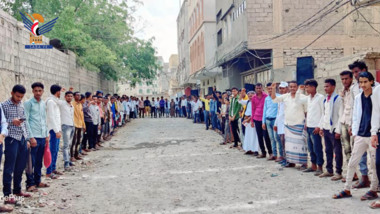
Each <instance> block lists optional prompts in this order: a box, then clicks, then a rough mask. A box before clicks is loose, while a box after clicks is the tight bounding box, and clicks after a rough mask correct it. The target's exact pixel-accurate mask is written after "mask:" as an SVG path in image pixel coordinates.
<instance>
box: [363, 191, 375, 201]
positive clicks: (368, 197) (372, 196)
mask: <svg viewBox="0 0 380 214" xmlns="http://www.w3.org/2000/svg"><path fill="white" fill-rule="evenodd" d="M378 197H379V196H378V195H377V193H376V192H372V191H368V192H367V193H366V194H365V195H363V196H362V197H361V198H360V200H362V201H366V200H375V199H376V198H378Z"/></svg>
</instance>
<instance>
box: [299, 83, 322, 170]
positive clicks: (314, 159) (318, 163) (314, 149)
mask: <svg viewBox="0 0 380 214" xmlns="http://www.w3.org/2000/svg"><path fill="white" fill-rule="evenodd" d="M317 87H318V82H317V81H315V80H313V79H309V80H306V81H305V87H302V86H301V87H300V89H301V90H304V89H305V88H306V92H307V94H308V95H309V96H307V98H306V100H307V117H306V126H307V145H308V149H309V154H310V159H311V168H307V169H305V170H304V171H303V172H315V174H314V175H315V176H319V175H321V174H322V173H323V163H324V160H323V148H322V138H321V136H320V135H319V132H320V128H319V122H320V120H321V118H322V115H323V100H324V99H325V97H324V96H323V95H322V94H319V93H317ZM301 90H300V91H301ZM300 91H298V92H297V97H298V96H299V92H300Z"/></svg>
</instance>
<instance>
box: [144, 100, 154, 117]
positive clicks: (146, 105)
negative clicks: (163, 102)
mask: <svg viewBox="0 0 380 214" xmlns="http://www.w3.org/2000/svg"><path fill="white" fill-rule="evenodd" d="M151 106H152V105H151V103H150V100H149V97H146V100H145V101H144V107H145V113H146V114H147V117H149V112H150V108H151Z"/></svg>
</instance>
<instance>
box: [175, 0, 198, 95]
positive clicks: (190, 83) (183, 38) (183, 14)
mask: <svg viewBox="0 0 380 214" xmlns="http://www.w3.org/2000/svg"><path fill="white" fill-rule="evenodd" d="M189 3H190V0H184V1H183V3H182V6H181V9H180V11H179V14H178V17H177V37H178V44H177V45H178V60H179V64H178V68H177V75H176V78H177V82H178V85H179V87H181V88H184V89H185V92H188V94H187V95H190V93H189V92H190V91H191V89H192V88H195V87H196V83H197V81H196V80H194V79H190V48H189V36H190V35H189V32H190V28H189V25H188V23H189V18H188V17H189Z"/></svg>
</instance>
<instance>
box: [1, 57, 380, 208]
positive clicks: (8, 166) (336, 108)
mask: <svg viewBox="0 0 380 214" xmlns="http://www.w3.org/2000/svg"><path fill="white" fill-rule="evenodd" d="M349 69H350V70H347V71H343V72H341V73H340V78H341V83H342V85H343V89H342V90H340V91H336V86H337V83H336V81H335V80H334V79H326V80H325V81H324V86H323V87H324V91H325V94H320V93H318V90H317V88H318V86H319V85H318V82H317V81H316V80H313V79H309V80H306V81H305V83H304V84H303V85H298V84H297V82H296V81H290V82H281V83H279V84H277V83H273V84H272V83H268V84H266V85H265V86H264V85H262V84H260V83H257V84H256V85H255V90H254V91H248V92H247V91H246V89H244V88H243V89H240V90H239V89H238V88H232V89H230V90H226V91H225V92H223V93H222V92H219V91H217V90H216V88H214V89H213V90H212V92H211V93H209V94H208V95H205V96H202V95H201V96H199V97H198V96H196V95H192V96H189V97H186V96H183V97H180V98H175V99H170V101H169V99H167V98H165V99H164V97H161V98H159V97H157V98H152V99H151V100H149V98H148V97H146V99H144V98H143V97H141V98H140V99H139V98H137V97H133V96H130V97H128V96H126V95H123V96H118V95H117V94H114V95H110V94H107V95H104V94H103V92H102V91H97V92H95V93H91V92H86V93H85V94H81V93H80V92H74V91H73V89H72V88H70V89H69V90H67V91H66V90H65V89H63V88H62V87H61V86H59V85H52V86H51V87H50V96H49V97H48V98H47V99H46V100H43V99H42V97H43V94H44V93H45V92H44V89H45V87H44V85H43V84H42V83H40V82H36V83H33V84H32V85H31V90H32V93H33V97H32V98H31V99H29V100H27V101H25V102H22V99H23V97H24V95H25V93H26V89H25V87H24V86H22V85H15V86H14V87H13V89H12V92H11V97H10V98H9V99H8V100H6V101H4V102H3V103H1V105H0V109H1V114H0V121H1V126H0V131H1V134H0V151H1V152H0V160H1V156H2V151H3V145H4V147H5V150H4V154H5V160H4V167H3V194H4V198H3V200H4V203H5V205H3V206H0V211H1V212H10V211H12V210H13V207H12V206H8V205H7V204H16V203H17V201H18V200H19V198H17V197H22V198H24V197H25V198H27V197H31V194H29V193H28V192H37V191H38V189H39V188H48V187H49V185H48V184H47V183H44V182H42V179H41V177H42V172H41V171H42V167H43V165H45V167H47V170H46V177H47V178H51V179H57V178H58V177H59V176H60V175H63V172H62V170H59V169H58V167H57V157H58V152H59V148H60V146H59V144H60V141H62V143H63V146H62V153H63V171H71V170H72V167H74V166H75V162H76V161H78V160H82V159H83V156H85V155H88V153H90V152H93V151H97V150H99V149H100V148H101V147H103V146H102V143H103V142H104V141H108V140H110V139H111V138H112V136H113V135H114V133H115V132H116V131H117V129H118V127H121V126H124V125H125V124H126V123H127V122H129V121H130V120H131V119H134V118H144V117H150V118H167V117H185V118H188V119H192V120H193V123H204V124H205V126H206V130H209V129H211V130H215V131H216V132H218V133H219V134H220V135H222V136H223V142H221V144H222V145H226V144H230V143H231V144H232V145H231V146H230V148H236V149H239V150H243V151H245V154H247V155H253V156H256V157H257V158H260V159H265V158H266V159H267V160H268V161H274V162H277V163H278V164H281V165H282V166H283V167H296V168H298V169H299V170H300V171H302V172H305V173H313V174H314V175H315V176H319V177H320V178H327V177H331V180H333V181H337V180H342V181H343V182H345V186H344V190H343V191H341V192H340V193H338V194H335V195H333V198H334V199H340V198H347V197H352V195H351V189H352V188H370V189H369V191H368V192H367V193H366V194H365V195H363V196H362V197H361V200H374V199H376V198H378V194H377V191H378V190H379V188H378V185H379V177H380V147H379V146H378V145H379V135H380V134H379V130H380V87H377V86H378V85H379V84H378V83H377V82H376V81H375V79H374V76H373V75H372V74H371V73H370V72H368V68H367V66H366V64H365V63H364V62H362V61H355V62H354V63H353V64H351V65H349ZM61 93H64V96H62V98H61ZM323 143H324V145H323ZM323 148H324V150H323ZM49 150H50V153H49ZM343 150H344V153H345V157H346V160H345V161H347V163H348V170H347V174H346V177H343V174H342V172H343V170H342V166H343V161H344V160H343ZM367 153H368V156H369V159H370V164H369V165H368V163H367ZM47 155H48V157H47ZM325 158H326V160H325ZM46 159H47V160H50V159H51V161H50V162H49V164H48V165H46ZM308 159H310V162H311V165H308ZM325 161H326V165H325V169H324V167H323V166H324V163H325ZM334 161H335V168H334V164H333V163H334ZM358 165H359V168H360V174H361V178H360V179H359V177H358V176H357V173H356V171H357V168H358ZM368 166H369V167H368ZM24 170H25V173H26V178H27V180H26V191H22V187H21V183H22V175H23V173H24ZM369 171H371V173H372V174H371V176H370V177H369V175H370V173H369ZM12 181H13V189H12ZM353 181H357V182H356V183H355V184H353ZM370 207H371V208H380V201H374V202H373V203H371V204H370Z"/></svg>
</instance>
